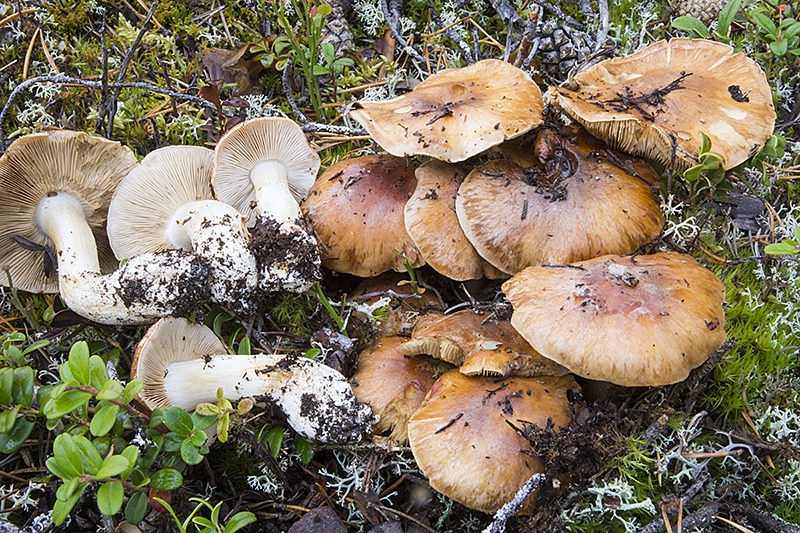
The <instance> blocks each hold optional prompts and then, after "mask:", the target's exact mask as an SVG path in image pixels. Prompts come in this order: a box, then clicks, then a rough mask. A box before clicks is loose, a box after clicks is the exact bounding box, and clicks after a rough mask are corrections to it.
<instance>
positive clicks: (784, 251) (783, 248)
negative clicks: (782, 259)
mask: <svg viewBox="0 0 800 533" xmlns="http://www.w3.org/2000/svg"><path fill="white" fill-rule="evenodd" d="M764 251H765V252H766V253H768V254H770V255H798V254H800V250H798V249H797V243H795V242H794V241H783V242H776V243H775V244H768V245H767V246H765V247H764Z"/></svg>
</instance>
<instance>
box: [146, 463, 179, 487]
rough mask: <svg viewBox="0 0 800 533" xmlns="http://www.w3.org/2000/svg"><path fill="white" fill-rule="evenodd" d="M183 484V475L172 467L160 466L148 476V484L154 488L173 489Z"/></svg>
mask: <svg viewBox="0 0 800 533" xmlns="http://www.w3.org/2000/svg"><path fill="white" fill-rule="evenodd" d="M181 485H183V476H181V473H180V472H178V471H177V470H175V469H173V468H162V469H161V470H159V471H158V472H156V473H155V474H153V475H152V476H151V478H150V486H151V487H153V488H154V489H156V490H175V489H177V488H178V487H180V486H181Z"/></svg>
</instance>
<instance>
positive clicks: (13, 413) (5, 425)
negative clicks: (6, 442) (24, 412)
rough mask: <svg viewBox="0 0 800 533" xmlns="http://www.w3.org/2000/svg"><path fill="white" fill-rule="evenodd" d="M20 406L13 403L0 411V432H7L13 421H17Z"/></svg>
mask: <svg viewBox="0 0 800 533" xmlns="http://www.w3.org/2000/svg"><path fill="white" fill-rule="evenodd" d="M21 408H22V406H21V405H15V406H14V407H12V408H11V409H6V410H5V411H3V412H2V413H0V433H8V432H9V431H11V430H12V429H14V423H15V422H16V421H17V414H18V413H19V410H20V409H21Z"/></svg>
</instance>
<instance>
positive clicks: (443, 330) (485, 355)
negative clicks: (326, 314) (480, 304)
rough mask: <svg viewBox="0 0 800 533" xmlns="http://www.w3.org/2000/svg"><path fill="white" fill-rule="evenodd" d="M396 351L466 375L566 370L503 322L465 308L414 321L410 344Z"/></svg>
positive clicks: (547, 373) (556, 373)
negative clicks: (426, 358)
mask: <svg viewBox="0 0 800 533" xmlns="http://www.w3.org/2000/svg"><path fill="white" fill-rule="evenodd" d="M400 352H402V353H404V354H406V355H408V356H412V355H419V354H427V355H430V356H432V357H436V358H438V359H442V360H444V361H447V362H448V363H452V364H454V365H456V366H458V367H459V370H460V371H461V373H462V374H466V375H468V376H478V375H482V376H500V377H504V376H508V375H511V374H513V375H516V376H527V377H531V376H563V375H566V374H568V373H569V371H568V370H567V369H566V368H564V367H563V366H561V365H559V364H558V363H555V362H554V361H552V360H550V359H547V358H546V357H543V356H542V355H541V354H540V353H538V352H537V351H536V350H534V349H533V348H532V347H531V345H530V344H528V341H526V340H525V339H524V338H522V336H521V335H520V334H519V333H518V332H517V330H516V329H514V326H512V325H511V323H510V322H508V321H507V320H500V319H497V318H496V317H494V315H493V314H492V313H487V312H484V311H478V310H473V309H465V310H462V311H457V312H455V313H452V314H449V315H442V314H430V315H426V316H423V317H421V318H420V319H419V320H417V324H416V326H415V327H414V333H413V334H412V338H411V340H410V341H408V342H406V343H404V344H403V345H402V346H401V347H400Z"/></svg>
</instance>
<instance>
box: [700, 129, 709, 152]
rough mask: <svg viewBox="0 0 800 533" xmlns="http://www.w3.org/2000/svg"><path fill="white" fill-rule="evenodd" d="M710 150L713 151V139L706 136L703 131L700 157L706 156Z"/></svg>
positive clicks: (701, 133)
mask: <svg viewBox="0 0 800 533" xmlns="http://www.w3.org/2000/svg"><path fill="white" fill-rule="evenodd" d="M709 150H711V139H710V138H709V137H708V135H706V134H705V133H703V132H702V131H701V132H700V155H701V156H702V155H703V154H705V153H706V152H708V151H709Z"/></svg>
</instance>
